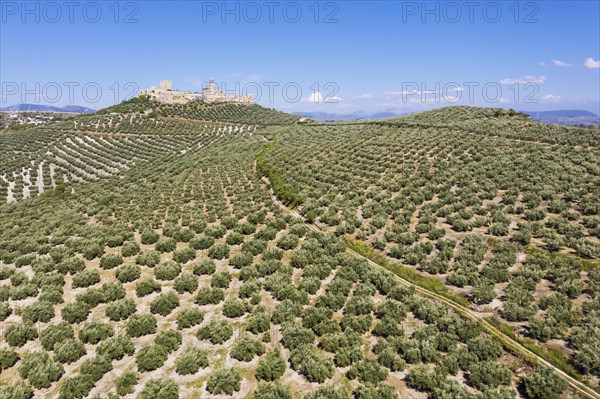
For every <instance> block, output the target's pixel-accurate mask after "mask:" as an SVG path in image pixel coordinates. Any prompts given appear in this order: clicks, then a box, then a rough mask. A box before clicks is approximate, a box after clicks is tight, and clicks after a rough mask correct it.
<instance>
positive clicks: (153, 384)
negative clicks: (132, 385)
mask: <svg viewBox="0 0 600 399" xmlns="http://www.w3.org/2000/svg"><path fill="white" fill-rule="evenodd" d="M157 398H160V399H179V387H178V386H177V384H176V383H175V381H173V380H172V379H170V378H156V379H151V380H149V381H148V382H147V383H146V385H144V388H143V389H142V391H141V392H140V394H139V396H138V399H157Z"/></svg>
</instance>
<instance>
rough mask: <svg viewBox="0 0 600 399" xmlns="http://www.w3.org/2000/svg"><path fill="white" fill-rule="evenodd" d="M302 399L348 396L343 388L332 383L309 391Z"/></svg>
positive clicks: (335, 398) (344, 398) (342, 398)
mask: <svg viewBox="0 0 600 399" xmlns="http://www.w3.org/2000/svg"><path fill="white" fill-rule="evenodd" d="M304 399H350V396H348V393H347V392H346V391H344V389H343V388H339V387H335V386H333V385H323V386H320V387H319V388H317V389H316V390H314V391H312V392H309V393H308V394H307V395H306V396H305V397H304Z"/></svg>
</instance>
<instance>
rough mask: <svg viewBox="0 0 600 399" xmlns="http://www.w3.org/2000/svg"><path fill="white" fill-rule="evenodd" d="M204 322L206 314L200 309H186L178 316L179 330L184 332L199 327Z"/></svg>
mask: <svg viewBox="0 0 600 399" xmlns="http://www.w3.org/2000/svg"><path fill="white" fill-rule="evenodd" d="M203 320H204V312H203V311H201V310H200V309H198V308H186V309H183V310H182V311H181V312H179V313H178V314H177V328H178V329H180V330H183V329H185V328H190V327H193V326H197V325H198V324H200V323H202V321H203Z"/></svg>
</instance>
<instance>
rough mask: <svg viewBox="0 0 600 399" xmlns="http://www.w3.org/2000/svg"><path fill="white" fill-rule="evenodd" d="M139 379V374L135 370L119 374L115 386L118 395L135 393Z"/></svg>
mask: <svg viewBox="0 0 600 399" xmlns="http://www.w3.org/2000/svg"><path fill="white" fill-rule="evenodd" d="M137 381H138V379H137V375H136V373H135V372H133V371H126V372H125V373H123V374H121V375H119V376H118V377H117V378H115V388H116V390H117V395H120V396H125V395H127V394H130V393H133V392H134V390H135V385H136V384H137Z"/></svg>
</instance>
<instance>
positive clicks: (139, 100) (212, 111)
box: [98, 96, 300, 125]
mask: <svg viewBox="0 0 600 399" xmlns="http://www.w3.org/2000/svg"><path fill="white" fill-rule="evenodd" d="M111 113H123V114H129V113H138V114H140V113H144V114H147V115H151V116H159V117H169V118H181V119H192V120H202V121H215V122H233V123H245V124H256V125H286V124H291V123H296V122H298V120H299V119H300V117H299V116H297V115H292V114H288V113H285V112H281V111H277V110H275V109H270V108H265V107H262V106H260V105H258V104H250V105H248V104H234V103H225V104H219V103H216V104H207V103H205V102H203V101H201V100H197V101H192V102H189V103H187V104H164V103H160V102H157V101H152V100H150V99H149V98H148V97H144V96H142V97H135V98H133V99H131V100H129V101H124V102H122V103H120V104H117V105H115V106H112V107H108V108H104V109H103V110H101V111H99V112H98V114H101V115H105V114H111Z"/></svg>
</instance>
